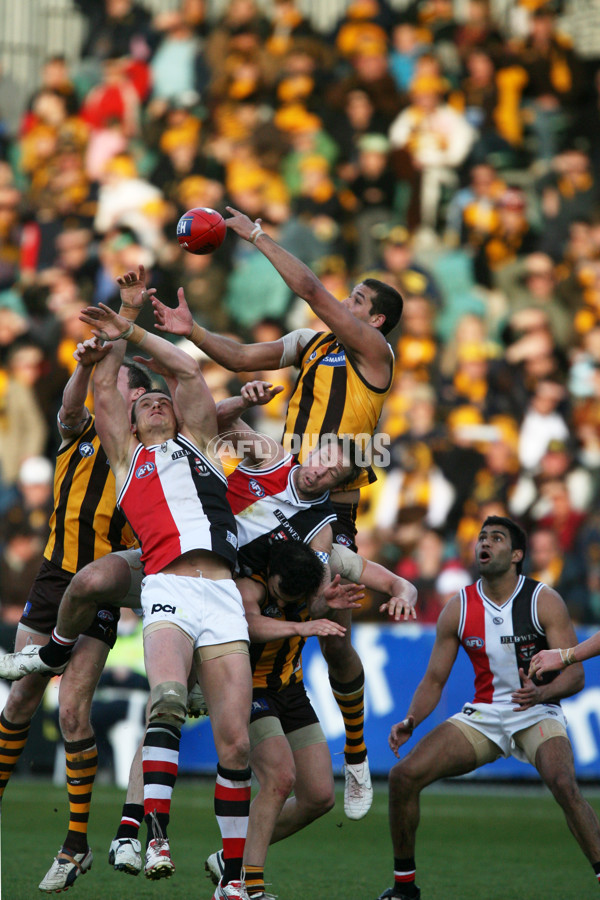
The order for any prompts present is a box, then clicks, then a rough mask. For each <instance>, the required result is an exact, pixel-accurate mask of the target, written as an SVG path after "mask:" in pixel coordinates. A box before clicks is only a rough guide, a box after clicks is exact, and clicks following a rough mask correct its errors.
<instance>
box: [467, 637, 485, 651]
mask: <svg viewBox="0 0 600 900" xmlns="http://www.w3.org/2000/svg"><path fill="white" fill-rule="evenodd" d="M483 644H484V642H483V638H480V637H468V638H465V647H471V648H472V649H473V648H476V649H478V650H481V648H482V647H483Z"/></svg>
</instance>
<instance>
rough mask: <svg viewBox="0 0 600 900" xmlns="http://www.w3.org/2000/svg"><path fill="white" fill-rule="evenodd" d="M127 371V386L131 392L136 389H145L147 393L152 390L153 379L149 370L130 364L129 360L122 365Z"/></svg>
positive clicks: (136, 364) (137, 364)
mask: <svg viewBox="0 0 600 900" xmlns="http://www.w3.org/2000/svg"><path fill="white" fill-rule="evenodd" d="M121 365H122V366H124V367H125V368H126V369H127V385H128V387H129V390H130V391H134V390H135V389H136V388H144V390H145V391H146V392H148V391H151V390H152V379H151V378H150V373H149V372H148V369H145V368H144V367H143V366H140V365H139V363H135V362H129V360H127V361H125V362H123V363H121Z"/></svg>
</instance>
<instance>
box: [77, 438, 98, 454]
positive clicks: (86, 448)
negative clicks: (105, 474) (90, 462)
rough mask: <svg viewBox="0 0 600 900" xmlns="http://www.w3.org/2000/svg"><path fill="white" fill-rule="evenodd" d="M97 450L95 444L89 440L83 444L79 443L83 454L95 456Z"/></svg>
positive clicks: (80, 451)
mask: <svg viewBox="0 0 600 900" xmlns="http://www.w3.org/2000/svg"><path fill="white" fill-rule="evenodd" d="M95 452H96V451H95V450H94V445H93V444H90V442H89V441H84V442H83V444H80V445H79V453H80V454H81V456H93V455H94V453H95Z"/></svg>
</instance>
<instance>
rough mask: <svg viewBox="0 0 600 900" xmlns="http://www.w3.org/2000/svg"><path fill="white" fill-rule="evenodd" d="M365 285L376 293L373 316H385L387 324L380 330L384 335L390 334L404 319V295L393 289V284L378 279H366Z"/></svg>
mask: <svg viewBox="0 0 600 900" xmlns="http://www.w3.org/2000/svg"><path fill="white" fill-rule="evenodd" d="M363 284H364V286H365V287H368V288H370V289H371V290H372V291H374V293H375V296H374V297H373V300H372V302H371V309H370V313H371V315H372V316H375V315H383V316H385V322H384V323H383V325H382V326H381V328H380V329H379V330H380V331H381V333H382V334H389V332H390V331H391V330H392V328H395V327H396V325H397V324H398V322H399V321H400V319H401V317H402V310H403V309H404V300H403V299H402V294H401V293H400V291H397V290H396V288H394V287H392V286H391V284H386V283H385V282H384V281H379V279H378V278H365V280H364V281H363Z"/></svg>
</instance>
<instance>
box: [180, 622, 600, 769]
mask: <svg viewBox="0 0 600 900" xmlns="http://www.w3.org/2000/svg"><path fill="white" fill-rule="evenodd" d="M593 633H594V629H579V630H578V637H579V639H580V640H584V639H585V638H586V637H589V635H590V634H593ZM434 638H435V629H434V627H433V626H419V625H412V624H411V625H403V624H400V625H397V626H394V625H370V624H365V625H355V626H354V629H353V643H354V646H355V647H356V649H357V651H358V653H359V654H360V657H361V659H362V661H363V665H364V668H365V676H366V697H365V700H366V716H365V735H366V740H367V746H368V750H369V764H370V768H371V772H372V773H373V774H375V775H381V776H384V775H387V773H388V771H389V769H390V767H391V766H392V765H393V763H394V762H395V757H394V756H393V754H392V752H391V750H390V749H389V747H388V734H389V732H390V728H391V726H392V725H393V724H394V723H395V722H397V721H399V720H400V719H401V718H403V717H404V715H405V713H406V710H407V708H408V704H409V702H410V699H411V697H412V695H413V691H414V690H415V688H416V686H417V684H418V683H419V681H420V680H421V677H422V675H423V673H424V672H425V669H426V666H427V661H428V659H429V654H430V652H431V648H432V647H433V642H434ZM303 660H304V680H305V683H306V686H307V689H308V692H309V694H310V697H311V700H312V702H313V704H314V706H315V709H316V711H317V714H318V716H319V719H320V720H321V724H322V726H323V729H324V731H325V735H326V737H327V740H328V743H329V747H330V749H331V753H332V758H333V766H334V772H339V771H340V770H341V767H342V766H343V763H344V758H343V749H344V729H343V723H342V717H341V715H340V713H339V710H338V708H337V705H336V703H335V700H334V699H333V695H332V693H331V690H330V687H329V680H328V676H327V667H326V665H325V662H324V660H323V657H322V655H321V652H320V649H319V644H318V641H317V640H316V638H310V639H309V640H308V641H307V643H306V646H305V648H304V651H303ZM585 674H586V685H585V688H584V690H583V691H581V692H580V693H579V694H576V695H575V696H574V697H570V698H568V699H567V700H563V702H562V707H563V709H564V712H565V715H566V717H567V720H568V730H569V736H570V738H571V742H572V744H573V753H574V756H575V766H576V770H577V775H578V777H580V778H583V779H590V780H596V779H600V658H596V659H591V660H588V661H587V662H586V663H585ZM472 699H473V669H472V667H471V664H470V662H469V660H468V658H467V656H466V654H465V653H464V651H463V650H462V649H461V650H459V654H458V657H457V660H456V663H455V665H454V668H453V670H452V673H451V675H450V678H449V680H448V684H447V685H446V688H445V690H444V692H443V695H442V699H441V701H440V703H439V705H438V707H437V709H436V710H435V711H434V712H433V713H432V714H431V716H430V717H429V718H428V719H427V720H426V721H425V722H424V723H423V724H422V725H421V726H420V727H419V728H418V729H417V730H416V732H415V735H414V737H413V738H412V739H411V741H409V742H408V743H407V744H406V749H407V750H408V749H410V747H412V746H413V745H414V743H415V742H416V740H417V739H418V738H419V737H421V736H423V735H424V734H426V732H427V731H429V730H431V729H432V728H433V727H434V726H435V725H438V724H439V723H440V722H443V721H444V719H446V718H448V716H451V715H452V714H453V713H455V712H458V711H459V710H460V709H461V708H462V706H463V704H464V703H466V702H469V701H471V700H472ZM215 763H216V755H215V749H214V744H213V741H212V735H211V730H210V724H209V722H208V720H203V721H201V722H200V723H195V724H192V723H191V722H189V721H188V723H187V724H186V726H185V728H184V731H183V736H182V742H181V756H180V771H187V772H204V771H209V772H214V767H215ZM468 777H469V778H470V779H486V780H487V779H499V780H500V779H511V780H512V779H519V778H521V779H522V778H532V777H536V776H535V772H534V770H533V769H532V767H531V766H529V765H526V764H523V763H521V762H519V761H518V760H515V759H513V758H510V759H501V760H498V761H497V762H495V763H492V764H491V765H487V766H483V767H482V768H481V769H479V770H478V771H477V772H475V773H472V774H471V775H469V776H468Z"/></svg>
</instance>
